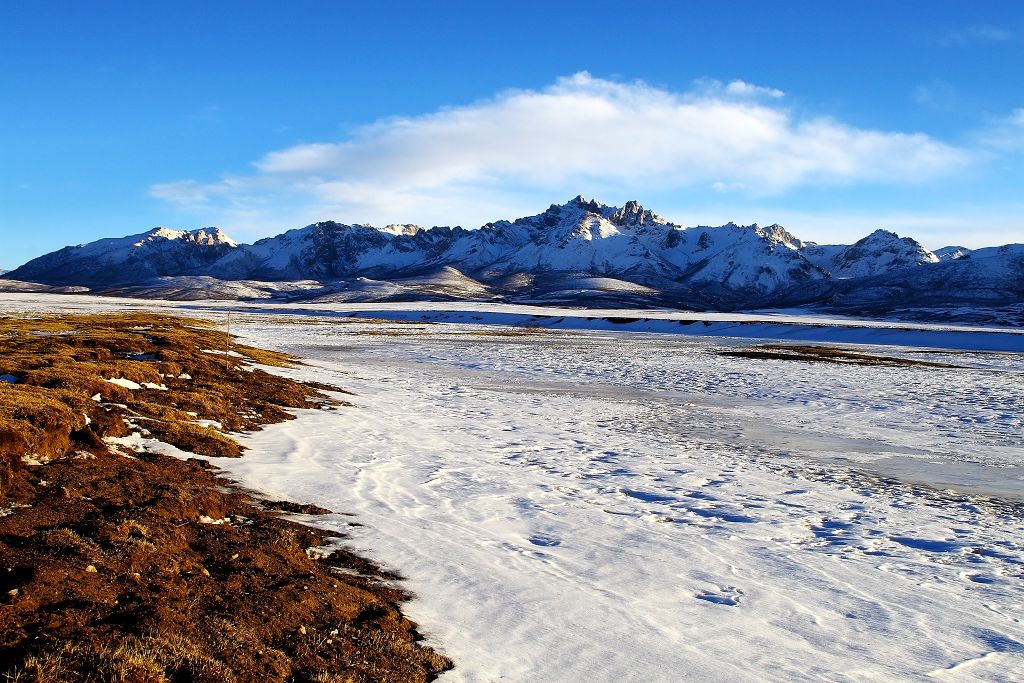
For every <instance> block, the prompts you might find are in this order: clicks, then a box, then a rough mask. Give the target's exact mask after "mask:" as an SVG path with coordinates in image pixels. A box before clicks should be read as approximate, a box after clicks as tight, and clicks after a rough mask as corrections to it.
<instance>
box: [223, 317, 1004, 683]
mask: <svg viewBox="0 0 1024 683" xmlns="http://www.w3.org/2000/svg"><path fill="white" fill-rule="evenodd" d="M235 329H236V331H240V332H241V333H242V334H243V336H244V337H245V338H246V340H247V341H249V342H251V343H254V344H260V345H265V346H272V347H276V348H282V349H284V350H287V351H292V352H295V353H298V354H300V355H302V356H304V357H306V358H309V359H311V363H312V365H311V367H310V368H307V369H301V370H297V371H295V374H296V375H298V376H302V377H310V378H316V379H319V380H321V381H327V382H334V383H337V384H338V385H341V386H344V387H346V388H348V389H349V390H352V391H354V392H355V394H356V395H355V397H347V398H349V399H350V400H351V401H352V402H353V403H354V404H355V405H354V406H353V407H351V408H347V409H344V410H342V411H340V412H336V413H320V412H315V413H308V414H304V415H303V416H302V417H301V418H300V419H299V420H297V421H295V422H291V423H287V424H283V425H277V426H273V427H271V428H269V429H267V430H266V431H264V432H261V433H258V434H254V435H252V436H250V437H247V439H246V443H247V444H248V445H249V446H251V447H252V450H251V451H250V453H249V454H248V455H247V456H246V457H245V458H243V459H241V460H238V461H231V462H229V463H226V468H227V470H228V471H229V472H230V473H231V474H232V475H233V476H235V477H237V478H239V479H241V480H242V481H243V482H245V483H247V484H250V485H253V486H257V487H260V488H263V489H267V490H268V491H269V493H270V494H271V495H273V496H281V497H289V498H292V499H299V500H303V501H311V502H316V503H318V504H321V505H325V506H327V507H330V508H333V509H336V510H339V511H346V512H353V513H355V515H356V516H355V518H354V519H355V520H356V521H358V522H360V523H361V524H363V525H364V526H359V527H352V528H349V527H348V525H347V521H348V520H351V519H353V518H351V517H345V516H338V517H336V518H332V519H328V520H327V521H326V522H325V523H326V524H328V525H331V524H333V525H336V526H337V528H338V529H339V530H344V531H346V532H348V533H350V534H351V539H350V541H351V542H352V543H353V544H354V545H355V546H356V547H357V548H358V549H360V550H361V551H363V552H366V553H368V554H370V555H371V556H373V557H375V558H377V559H379V560H380V561H382V562H384V563H385V564H386V565H388V566H390V567H393V568H395V569H397V570H399V571H400V572H402V573H403V574H405V575H406V576H407V577H408V581H407V586H408V588H410V589H412V590H413V591H414V592H415V593H416V594H417V595H418V598H417V599H416V600H414V601H413V602H411V603H409V604H408V605H407V606H406V608H405V609H406V611H407V612H408V613H409V614H410V616H411V617H412V618H413V619H415V620H416V621H418V622H419V623H420V624H421V626H422V629H423V630H424V631H425V632H426V633H427V634H428V636H429V638H430V640H431V641H432V642H436V643H437V644H439V645H440V646H441V647H442V648H443V649H444V650H445V651H446V652H447V653H448V654H449V655H450V656H452V657H453V658H454V659H455V661H456V663H457V668H456V669H455V670H454V671H453V672H451V673H450V674H447V675H446V676H445V677H444V680H450V681H492V680H508V681H581V680H589V681H623V680H637V681H678V680H697V681H703V680H750V681H755V680H907V679H915V678H918V679H920V678H925V677H928V676H931V677H934V678H936V679H939V680H1006V681H1011V680H1020V679H1021V677H1022V676H1024V624H1022V623H1021V619H1022V618H1024V590H1022V579H1024V564H1022V563H1024V538H1022V535H1021V532H1022V518H1021V509H1020V508H1019V507H1016V508H1015V507H1014V504H1013V502H1011V501H1012V500H1013V499H1020V498H1021V497H1024V469H1022V467H1021V465H1022V464H1024V436H1022V434H1024V389H1022V387H1024V382H1022V370H1024V359H1022V358H1021V357H1020V356H1018V355H1006V354H958V355H956V356H955V357H950V356H941V358H942V359H943V360H946V361H949V360H950V359H951V358H954V359H955V360H956V361H957V362H958V363H961V364H966V365H971V366H972V369H966V370H964V369H957V370H954V369H938V368H891V367H890V368H883V367H851V366H840V365H824V364H809V363H797V362H789V361H764V360H754V359H743V358H734V357H723V356H719V355H718V354H717V351H718V350H719V349H720V348H721V347H722V346H723V344H724V345H727V346H728V345H735V344H736V343H738V342H736V341H731V342H730V341H726V342H723V341H722V340H708V339H695V338H686V337H668V336H665V335H640V334H627V333H607V332H601V333H595V332H567V331H545V332H532V333H523V332H522V331H520V330H516V329H513V328H506V329H495V328H485V327H479V326H450V325H417V324H404V325H403V324H395V323H381V324H373V323H363V322H347V323H346V322H340V321H331V320H329V319H324V320H318V321H308V322H303V321H299V322H296V323H293V324H279V323H271V324H268V323H265V322H260V321H258V320H254V321H249V322H241V321H239V322H236V326H235ZM885 351H886V352H888V353H899V352H898V351H896V350H893V349H886V350H885ZM912 356H913V357H915V358H926V359H927V358H938V357H939V356H933V355H932V354H930V353H926V354H916V353H915V354H912ZM314 435H315V437H316V438H311V437H313V436H314ZM873 473H874V474H873ZM875 474H885V475H898V476H899V477H902V478H903V479H904V482H903V483H899V482H895V481H892V480H891V479H888V478H882V477H878V476H875ZM951 479H959V480H960V481H961V483H962V484H964V485H965V488H967V489H973V490H974V492H975V494H976V495H967V494H965V493H964V492H963V491H960V492H950V491H942V490H938V489H935V488H933V487H929V486H925V485H922V484H921V483H915V482H921V481H930V482H933V483H934V482H941V481H946V480H951ZM940 488H942V487H940ZM985 490H988V491H990V492H992V493H999V494H1001V495H1002V496H1003V499H1004V502H999V501H998V500H993V499H990V498H988V497H986V496H983V495H980V492H981V491H985Z"/></svg>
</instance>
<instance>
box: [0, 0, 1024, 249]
mask: <svg viewBox="0 0 1024 683" xmlns="http://www.w3.org/2000/svg"><path fill="white" fill-rule="evenodd" d="M370 5H371V3H342V2H293V3H287V4H285V3H276V2H266V3H264V2H257V1H255V0H249V1H248V2H244V3H243V2H237V3H234V2H217V3H209V2H205V3H198V2H196V3H189V2H174V3H141V2H130V3H129V2H124V3H119V2H102V1H97V2H90V3H81V2H45V1H42V0H39V1H35V2H29V1H21V0H5V1H3V2H0V93H2V96H0V235H2V237H3V243H2V247H0V268H11V267H14V266H16V265H18V264H20V263H22V262H24V261H26V260H28V259H29V258H32V257H34V256H37V255H39V254H42V253H45V252H48V251H51V250H53V249H57V248H60V247H62V246H64V245H66V244H77V243H80V242H86V241H91V240H93V239H97V238H100V237H109V236H122V235H126V234H131V233H137V232H143V231H145V230H148V229H149V228H151V227H154V226H157V225H164V226H169V227H179V228H195V227H202V226H207V225H220V226H221V227H223V228H225V229H226V230H227V231H228V232H229V234H232V235H233V236H234V237H235V238H236V239H238V240H240V241H251V240H254V239H257V238H259V237H263V236H267V235H271V234H276V233H278V232H281V231H283V230H285V229H289V228H293V227H300V226H302V225H305V224H307V223H309V222H312V221H313V220H317V219H328V218H330V219H335V220H339V221H341V222H346V223H363V222H370V223H374V224H384V223H390V222H413V223H420V224H427V225H431V224H435V223H443V224H449V223H450V224H462V225H464V226H466V227H475V226H477V225H479V224H481V223H482V222H485V221H488V220H493V219H498V218H514V217H517V216H520V215H525V214H532V213H537V212H540V211H542V210H543V209H545V208H546V207H547V205H548V204H550V203H552V202H564V201H566V200H567V199H569V198H570V197H572V196H575V195H576V194H580V193H582V194H584V195H585V196H587V197H591V196H596V197H597V198H598V199H600V200H602V201H604V202H605V203H609V204H621V203H622V202H623V201H625V200H627V199H633V198H635V199H638V200H640V201H641V203H643V204H644V205H645V206H648V207H650V208H653V209H654V210H655V211H658V212H659V213H661V214H662V215H664V216H666V217H667V218H669V219H671V220H673V221H675V222H678V223H681V224H684V225H695V224H711V225H719V224H722V223H725V222H728V221H730V220H734V221H736V222H741V223H750V222H759V223H761V224H767V223H772V222H779V223H782V224H783V225H785V226H786V227H787V228H789V229H790V230H791V231H792V232H794V233H795V234H797V235H798V236H800V237H802V238H804V239H813V240H816V241H819V242H841V241H852V240H854V239H856V238H858V237H860V236H863V235H865V234H867V233H868V232H870V231H871V230H873V229H875V228H877V227H887V228H890V229H894V230H896V231H897V232H899V233H900V234H909V235H912V236H915V237H917V238H918V239H920V240H921V241H922V242H924V243H925V245H926V246H930V247H933V248H934V247H938V246H942V245H944V244H950V243H960V244H966V245H968V246H981V245H985V244H1001V243H1006V242H1014V241H1016V242H1021V241H1024V191H1022V186H1024V3H1017V2H977V1H976V2H967V1H964V2H939V1H935V0H932V1H928V2H910V1H904V2H888V1H886V2H881V1H879V2H871V1H865V0H862V1H859V2H820V3H812V2H646V3H645V2H637V3H633V4H632V5H630V6H627V5H626V4H625V3H621V2H614V3H613V2H595V1H593V0H591V1H589V2H580V3H573V2H561V3H550V2H535V3H534V2H516V3H479V2H464V3H463V2H449V3H402V2H391V3H386V4H381V6H376V7H375V6H370Z"/></svg>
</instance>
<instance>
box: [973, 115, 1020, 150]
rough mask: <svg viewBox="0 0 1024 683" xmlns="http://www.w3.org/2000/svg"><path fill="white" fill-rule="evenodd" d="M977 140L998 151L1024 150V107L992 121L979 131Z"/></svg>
mask: <svg viewBox="0 0 1024 683" xmlns="http://www.w3.org/2000/svg"><path fill="white" fill-rule="evenodd" d="M977 142H978V144H980V145H981V146H983V147H986V148H988V149H990V150H992V151H994V152H996V153H1003V154H1007V153H1009V154H1013V153H1017V152H1024V108H1020V109H1014V110H1013V111H1012V112H1010V115H1009V116H1004V117H1002V118H998V119H995V120H993V121H991V122H990V123H989V124H988V125H987V126H985V127H984V128H982V129H981V130H980V131H979V132H978V133H977Z"/></svg>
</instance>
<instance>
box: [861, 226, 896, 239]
mask: <svg viewBox="0 0 1024 683" xmlns="http://www.w3.org/2000/svg"><path fill="white" fill-rule="evenodd" d="M879 239H886V240H898V239H905V238H901V237H900V236H899V235H897V234H896V233H895V232H893V231H892V230H886V229H885V228H878V229H877V230H875V231H874V232H872V233H871V234H870V235H868V236H867V237H865V238H863V239H861V240H859V241H860V242H865V241H867V240H872V241H874V240H879Z"/></svg>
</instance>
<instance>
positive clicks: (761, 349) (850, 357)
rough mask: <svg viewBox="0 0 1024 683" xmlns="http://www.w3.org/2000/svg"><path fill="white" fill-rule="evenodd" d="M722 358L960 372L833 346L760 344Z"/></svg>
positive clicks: (726, 352) (724, 353) (721, 352)
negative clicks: (920, 368) (936, 369)
mask: <svg viewBox="0 0 1024 683" xmlns="http://www.w3.org/2000/svg"><path fill="white" fill-rule="evenodd" d="M718 353H719V355H721V356H735V357H738V358H759V359H763V360H797V361H808V362H822V363H843V364H845V365H884V366H890V367H930V368H959V367H961V366H959V365H950V364H948V363H935V362H932V361H923V360H913V359H910V358H899V357H896V356H878V355H874V354H869V353H864V352H862V351H851V350H849V349H841V348H837V347H833V346H800V345H789V344H762V345H759V346H751V347H747V348H743V349H737V350H730V351H719V352H718Z"/></svg>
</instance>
